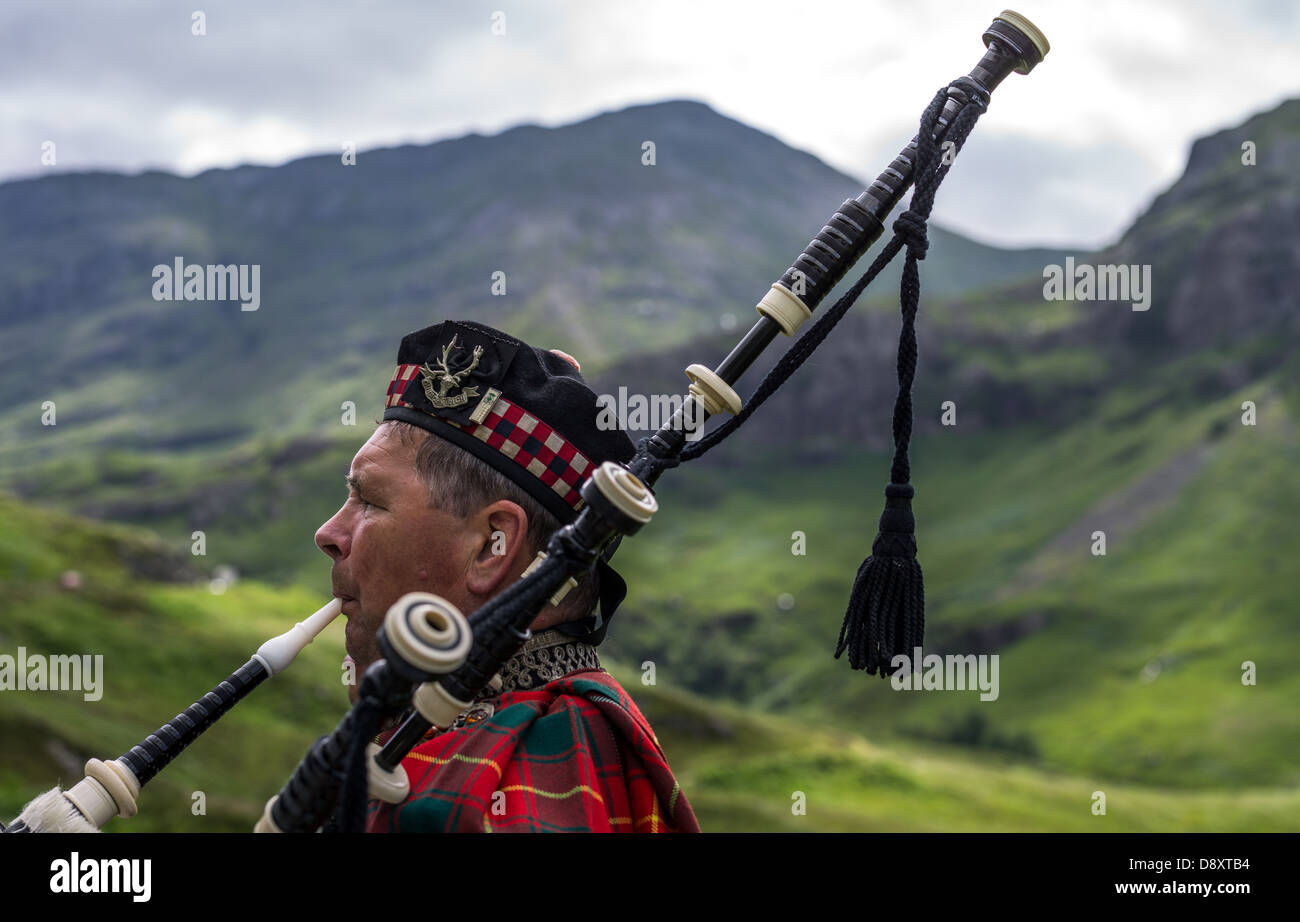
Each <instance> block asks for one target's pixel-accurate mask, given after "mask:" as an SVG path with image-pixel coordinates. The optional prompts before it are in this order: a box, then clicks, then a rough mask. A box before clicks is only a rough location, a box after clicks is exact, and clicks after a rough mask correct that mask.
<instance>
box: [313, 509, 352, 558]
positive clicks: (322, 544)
mask: <svg viewBox="0 0 1300 922" xmlns="http://www.w3.org/2000/svg"><path fill="white" fill-rule="evenodd" d="M342 515H343V510H342V509H340V510H339V511H338V512H336V513H334V516H333V518H331V519H330V520H329V521H328V522H326V523H325V524H324V525H322V526H321V527H320V528H318V529H316V546H317V547H318V548H320V549H321V550H322V551H324V552H325V553H326V554H327V555H328V556H329V558H330V559H331V560H338V559H340V558H342V557H346V556H348V551H349V550H350V549H351V545H352V538H351V536H350V535H349V534H348V531H347V529H346V528H344V527H343V526H342V523H341V522H340V519H341V518H342Z"/></svg>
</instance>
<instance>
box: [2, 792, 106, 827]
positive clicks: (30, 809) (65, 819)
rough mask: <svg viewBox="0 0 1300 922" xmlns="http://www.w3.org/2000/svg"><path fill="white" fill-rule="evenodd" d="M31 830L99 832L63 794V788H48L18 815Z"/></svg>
mask: <svg viewBox="0 0 1300 922" xmlns="http://www.w3.org/2000/svg"><path fill="white" fill-rule="evenodd" d="M18 819H20V820H22V821H23V822H24V823H25V824H26V825H27V827H28V828H29V829H30V830H31V831H32V832H99V829H98V828H96V826H95V825H94V824H93V823H91V822H89V821H88V820H87V819H86V818H85V817H84V816H82V815H81V811H80V810H78V809H77V808H76V807H74V806H73V805H72V801H70V800H68V799H67V798H66V797H64V796H63V789H62V788H59V787H53V788H50V789H49V790H48V791H46V792H45V793H44V794H41V795H39V796H38V797H35V798H33V799H32V801H31V802H30V803H29V804H27V806H25V807H23V812H22V813H20V814H19V815H18Z"/></svg>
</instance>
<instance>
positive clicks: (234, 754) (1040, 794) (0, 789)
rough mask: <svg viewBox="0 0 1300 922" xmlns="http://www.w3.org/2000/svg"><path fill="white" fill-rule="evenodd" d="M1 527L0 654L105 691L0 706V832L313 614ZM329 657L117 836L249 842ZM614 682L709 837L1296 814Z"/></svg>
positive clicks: (326, 681) (51, 532)
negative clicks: (70, 571)
mask: <svg viewBox="0 0 1300 922" xmlns="http://www.w3.org/2000/svg"><path fill="white" fill-rule="evenodd" d="M0 513H2V516H0V521H2V522H3V523H4V526H3V528H2V529H0V576H3V577H4V585H3V589H4V591H5V593H6V597H7V598H8V599H10V600H11V607H10V609H9V612H10V614H9V616H8V617H7V618H6V619H5V621H4V627H3V631H2V632H0V634H2V636H0V646H2V647H3V649H5V650H6V652H12V650H13V648H14V647H16V646H17V645H18V644H22V645H24V646H26V647H27V648H28V649H29V651H32V652H41V651H44V652H51V653H57V652H74V651H86V652H93V653H102V654H103V655H104V658H105V677H106V678H105V694H104V697H103V699H102V700H100V701H97V702H86V701H84V700H82V697H81V695H80V694H78V693H39V694H38V693H18V692H8V693H3V695H2V696H0V740H3V743H0V815H4V816H5V817H6V818H9V817H12V816H13V815H15V814H16V813H17V811H18V809H19V807H20V806H21V804H22V803H23V802H24V801H25V800H26V799H27V798H28V797H30V796H32V795H33V794H35V793H37V792H38V791H39V790H41V789H43V788H44V787H47V786H48V785H50V784H52V783H54V782H55V781H56V780H58V781H61V782H63V783H67V782H70V781H72V780H74V779H75V778H76V777H77V776H78V775H79V771H78V770H77V766H78V765H79V764H80V763H81V762H82V761H83V760H84V759H85V758H86V757H89V756H91V755H98V756H101V757H106V756H111V755H116V754H118V753H120V752H121V751H122V750H123V749H125V748H127V747H129V746H130V745H133V744H134V743H136V742H138V741H139V739H140V738H141V737H142V736H144V735H145V733H147V732H148V731H149V730H150V729H152V728H153V726H155V725H156V724H157V723H160V722H161V721H162V720H163V719H165V718H166V717H168V716H170V715H171V714H172V713H174V712H175V711H177V710H179V709H181V708H182V707H183V706H184V705H186V704H188V703H189V702H191V701H192V700H194V699H195V698H197V697H198V696H199V695H201V694H202V693H203V692H204V691H206V690H207V689H208V688H209V687H210V686H211V685H212V684H213V683H214V682H215V681H216V680H217V679H219V678H221V677H222V676H224V675H225V674H226V673H227V672H228V671H229V670H230V669H231V668H233V667H234V666H235V665H237V664H238V663H239V662H241V661H242V660H243V659H244V658H245V657H246V655H247V653H248V652H249V651H251V650H252V649H254V648H255V647H256V646H257V645H258V644H259V643H260V642H261V640H263V639H265V638H266V637H267V636H270V635H271V634H273V633H276V632H278V631H279V630H281V629H282V628H283V627H284V626H285V625H287V624H289V623H291V622H292V621H293V620H296V619H298V618H300V617H301V616H302V615H303V614H304V613H306V611H308V610H309V609H310V608H311V607H312V605H313V604H314V603H315V602H316V601H317V599H316V597H315V596H314V595H313V594H311V593H308V592H305V591H303V590H298V589H288V590H272V589H270V588H267V587H265V586H261V585H256V584H252V583H248V582H241V583H240V584H238V585H237V586H236V587H235V588H234V589H232V590H230V591H228V592H227V593H225V594H224V595H221V596H214V595H212V593H211V592H210V591H209V590H208V589H207V588H206V587H205V586H202V585H199V586H191V585H163V584H156V583H147V582H142V581H139V580H135V579H133V578H132V577H131V575H130V573H129V571H128V569H127V568H126V567H124V566H123V564H122V560H123V559H130V560H139V559H143V558H145V557H147V555H148V554H149V553H151V543H150V542H149V541H148V540H147V539H144V538H141V537H139V536H138V534H137V533H134V532H130V531H127V530H124V529H120V528H105V527H104V526H100V525H97V524H89V523H84V522H81V521H79V520H75V519H71V518H68V517H65V516H62V515H59V514H57V513H51V512H48V511H46V510H38V509H34V508H32V507H29V506H25V505H23V504H19V503H15V502H13V501H12V500H9V499H8V498H4V497H0ZM69 561H76V566H77V567H78V569H79V570H80V572H81V573H82V574H83V578H84V580H85V585H84V587H83V589H82V590H80V591H78V592H69V591H66V590H62V589H59V588H56V586H57V576H58V574H59V573H60V572H61V571H62V569H63V568H64V567H65V566H67V565H68V562H69ZM340 652H341V650H340V638H339V636H338V630H337V628H333V629H331V631H330V632H328V633H327V636H326V637H324V638H322V640H321V641H318V643H317V644H316V645H313V647H311V648H309V649H308V650H307V651H306V652H305V653H304V654H303V657H302V659H301V660H300V662H299V663H298V664H297V665H295V667H294V669H293V670H292V671H291V672H289V673H288V674H286V675H284V676H281V677H278V678H277V679H275V680H274V681H273V682H272V683H271V684H269V685H268V686H266V687H265V688H262V689H259V690H258V691H257V692H255V693H254V694H253V695H252V696H251V697H250V698H249V699H247V700H246V701H245V702H243V703H241V704H240V705H239V706H238V707H237V708H236V709H235V710H234V711H233V712H231V714H229V715H227V716H226V717H225V718H223V720H222V721H221V722H220V723H219V724H218V725H217V726H216V727H214V728H213V729H212V730H210V731H209V732H208V733H207V734H205V735H204V737H203V738H202V739H201V740H200V742H199V743H198V744H196V746H195V747H194V751H193V752H191V753H188V754H186V755H185V756H183V757H182V758H181V759H180V760H178V761H177V762H176V763H174V764H173V765H172V766H170V767H169V768H168V769H167V770H166V771H165V772H164V773H163V774H162V775H160V776H159V778H158V779H157V780H155V781H154V782H152V783H151V784H150V786H149V788H148V789H147V791H146V792H145V796H144V805H145V809H144V812H143V813H142V814H141V815H140V816H139V817H136V818H135V819H133V820H131V821H129V822H127V821H122V820H115V821H114V822H113V824H111V825H110V829H118V830H125V829H129V830H133V831H150V830H163V829H172V830H192V831H218V830H245V829H247V828H248V826H249V825H250V824H251V822H252V821H253V819H254V818H255V816H256V814H257V812H258V810H259V809H260V805H261V803H262V802H263V800H264V798H265V797H267V796H269V794H271V793H273V792H274V791H275V790H276V789H278V787H279V786H280V784H282V783H283V781H284V780H285V779H286V778H287V775H288V773H289V772H290V771H291V770H292V768H293V766H294V764H296V761H297V759H298V758H300V757H301V755H302V753H303V752H304V751H305V750H306V747H307V746H308V745H309V743H310V741H311V740H312V739H313V738H315V736H317V735H319V734H320V733H321V732H324V731H325V730H327V729H328V728H329V727H330V726H332V725H333V723H334V722H335V721H336V720H337V718H338V716H339V714H340V713H341V710H342V707H343V698H344V696H343V692H342V689H341V688H337V689H336V688H335V687H334V686H333V685H332V682H333V678H332V677H333V676H334V675H336V674H337V671H336V669H337V667H336V664H337V662H338V657H339V655H340ZM614 669H615V672H616V674H617V675H618V676H619V678H620V680H621V681H622V682H623V683H624V684H625V686H627V687H628V688H629V689H630V690H631V691H632V692H633V694H634V695H635V697H636V698H637V700H638V701H639V702H640V703H641V704H642V706H643V708H644V709H645V710H646V712H647V714H648V715H649V716H650V718H651V720H652V722H653V723H654V725H655V727H656V730H657V732H658V734H659V736H660V739H661V741H662V743H663V745H664V746H665V749H666V751H667V752H668V754H669V757H670V760H671V762H672V764H673V766H674V768H675V770H676V772H677V773H678V775H679V776H680V780H681V782H682V784H683V787H684V789H685V790H686V791H687V794H688V796H689V797H691V799H692V803H693V804H694V805H695V807H696V809H697V812H698V814H699V816H700V819H701V822H702V824H703V826H704V828H705V829H710V830H788V831H813V830H929V829H933V830H940V829H942V830H974V829H1002V830H1059V829H1078V830H1103V829H1105V830H1134V831H1136V830H1165V829H1218V830H1224V829H1240V830H1250V829H1293V828H1295V825H1296V817H1297V816H1298V815H1300V793H1297V792H1296V791H1294V790H1290V791H1288V790H1270V789H1261V790H1252V791H1234V792H1229V791H1222V792H1206V793H1201V792H1175V791H1166V790H1158V789H1149V788H1143V787H1141V786H1137V785H1133V784H1124V783H1118V782H1115V781H1113V780H1101V779H1100V778H1097V777H1086V776H1083V777H1080V776H1074V775H1066V774H1056V773H1049V772H1044V771H1041V770H1038V769H1035V768H1032V767H1027V766H1025V765H1022V764H1016V763H1015V762H1014V761H1013V760H1011V759H1010V758H1008V757H1005V756H1001V755H998V754H981V753H970V752H963V751H956V750H952V749H949V748H946V747H936V746H932V745H925V744H918V743H910V742H891V743H888V744H885V745H882V744H879V743H868V742H867V741H866V740H864V739H863V738H862V737H861V736H860V735H857V734H853V733H849V732H845V731H843V730H834V729H829V728H827V727H825V726H819V725H818V724H817V723H815V722H813V721H798V720H791V719H788V718H779V717H774V716H771V715H762V714H758V713H755V712H753V711H746V710H743V709H740V708H737V707H735V706H732V705H728V704H725V703H721V702H718V701H716V700H705V699H703V698H700V697H697V696H694V695H691V694H689V693H687V692H684V691H682V690H679V689H673V688H671V687H670V686H667V685H661V686H657V687H645V686H643V685H641V683H640V681H639V676H640V673H639V672H638V671H637V670H635V669H634V668H629V667H626V666H624V667H620V666H615V667H614ZM667 671H668V670H664V671H663V672H667ZM663 672H661V676H662V675H663ZM854 679H855V680H856V681H858V682H859V683H860V682H861V680H860V677H856V676H855V677H854ZM869 687H870V691H871V692H872V693H874V694H875V695H876V696H880V695H882V694H888V691H887V689H886V688H882V687H880V686H879V685H875V684H874V683H872V684H871V685H870V686H869ZM1004 694H1005V692H1004ZM196 790H202V791H204V792H205V793H206V795H207V798H208V812H207V815H206V816H203V817H195V816H193V815H192V814H191V812H190V804H191V794H192V792H193V791H196ZM1096 790H1104V791H1106V793H1107V797H1108V814H1107V816H1106V817H1105V818H1101V817H1094V816H1092V814H1091V812H1090V809H1089V806H1090V803H1091V800H1090V798H1091V796H1092V792H1093V791H1096ZM795 791H802V792H803V793H804V794H806V795H807V803H808V811H807V815H806V816H796V815H794V814H793V813H792V811H791V797H792V793H793V792H795Z"/></svg>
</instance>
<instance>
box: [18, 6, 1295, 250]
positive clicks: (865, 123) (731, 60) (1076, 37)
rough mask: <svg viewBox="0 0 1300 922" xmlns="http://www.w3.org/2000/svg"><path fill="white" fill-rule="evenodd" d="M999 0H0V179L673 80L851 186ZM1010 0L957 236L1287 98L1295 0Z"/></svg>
mask: <svg viewBox="0 0 1300 922" xmlns="http://www.w3.org/2000/svg"><path fill="white" fill-rule="evenodd" d="M1004 2H1009V0H990V2H989V3H978V2H974V0H911V2H909V3H906V4H902V3H897V2H893V0H891V2H877V0H846V2H829V0H826V2H822V0H797V2H796V0H777V2H769V0H750V2H709V0H652V2H651V0H640V2H630V0H619V2H615V0H554V2H550V0H392V2H381V0H374V2H348V3H322V2H319V0H317V2H311V3H308V2H298V0H277V2H266V0H193V2H192V3H191V4H179V3H175V2H162V0H148V2H146V0H116V2H112V3H105V2H102V0H83V2H59V0H44V2H38V0H5V2H4V4H3V6H0V123H2V124H3V126H4V130H3V132H0V181H7V180H11V179H15V178H25V177H31V176H38V175H48V173H49V172H50V171H52V170H84V169H92V168H93V169H111V170H118V171H124V172H136V171H139V170H141V169H146V168H160V169H166V170H171V171H174V172H178V173H180V174H182V175H192V174H194V173H196V172H200V171H202V170H204V169H207V168H210V167H228V166H234V165H237V164H241V163H256V164H266V165H275V164H280V163H284V162H285V161H287V160H291V159H293V158H295V157H299V156H303V155H306V154H312V153H321V152H334V151H339V150H340V149H341V145H342V144H343V143H344V142H349V141H350V142H353V143H355V144H356V145H357V147H358V149H359V150H362V151H364V150H365V149H366V148H369V147H380V146H388V145H393V144H399V143H409V142H415V143H427V142H429V141H434V140H439V139H442V138H448V137H455V136H458V135H461V134H464V133H466V132H469V131H478V132H482V133H487V134H490V133H495V132H497V131H500V130H503V129H505V128H508V127H510V126H512V125H516V124H519V123H521V122H533V123H539V124H543V125H561V124H565V123H567V122H571V121H576V120H580V119H582V118H586V117H589V116H591V115H593V114H596V113H598V112H602V111H607V110H610V109H618V108H622V107H624V106H627V105H630V104H634V103H642V102H652V101H657V100H663V99H679V98H690V99H698V100H702V101H704V102H706V103H708V104H709V105H711V106H712V107H713V108H715V109H716V110H717V111H719V112H721V113H723V114H725V115H728V116H730V117H733V118H736V119H739V120H741V121H743V122H746V123H748V124H750V125H753V126H755V127H757V128H759V129H762V130H764V131H767V132H769V133H771V134H774V135H776V136H777V137H779V138H781V139H782V140H784V141H785V142H787V143H789V144H791V145H793V146H795V147H799V148H802V149H804V150H807V151H810V152H812V153H813V154H815V155H817V156H818V157H820V158H822V159H823V160H825V161H826V162H828V163H830V164H831V165H833V166H835V167H837V168H839V169H841V170H843V171H844V172H846V173H849V174H850V175H853V176H857V177H860V178H862V179H863V180H866V181H869V180H870V178H871V177H873V176H874V175H875V174H876V172H878V171H879V170H880V169H881V168H882V167H884V166H885V165H886V164H887V163H888V162H889V160H890V159H891V158H892V157H893V155H894V153H896V152H897V150H898V148H899V147H901V146H902V145H903V144H904V143H906V141H907V139H908V138H909V137H910V136H911V134H912V133H913V132H914V131H915V126H916V119H917V117H918V116H919V114H920V112H921V110H922V109H923V108H924V106H925V103H926V102H927V101H928V100H929V98H930V96H931V95H932V94H933V92H934V91H935V90H936V89H937V88H938V87H940V86H942V85H944V84H945V83H947V82H948V81H949V80H951V79H952V78H954V77H957V76H959V75H960V74H964V73H966V72H967V71H968V70H969V69H970V67H971V66H972V65H973V64H974V63H975V62H976V61H977V60H978V59H979V56H980V53H981V51H982V48H983V45H982V43H981V41H980V33H981V32H982V31H983V29H984V27H985V26H986V25H987V24H988V23H989V21H990V20H991V19H992V17H993V16H994V15H996V14H997V13H998V12H999V11H1000V10H1001V9H1002V4H1003V3H1004ZM1014 8H1015V9H1017V10H1018V11H1019V12H1020V13H1022V14H1024V15H1025V16H1027V17H1028V18H1030V19H1031V20H1033V21H1034V22H1035V23H1036V24H1037V25H1038V26H1039V27H1040V28H1041V29H1042V30H1043V32H1044V33H1045V34H1046V35H1047V37H1048V39H1049V40H1050V41H1051V44H1052V51H1051V53H1050V54H1049V55H1048V57H1047V60H1046V61H1045V62H1044V63H1043V64H1041V65H1039V67H1038V68H1037V69H1036V70H1035V71H1034V72H1033V73H1032V74H1030V75H1028V76H1025V77H1022V76H1018V75H1013V76H1012V77H1010V78H1008V80H1007V81H1006V82H1005V83H1004V84H1003V85H1002V87H1001V88H1000V89H999V90H998V91H997V93H996V94H995V96H994V99H993V105H992V106H991V107H990V110H989V112H988V114H987V115H986V116H985V117H984V119H983V120H982V121H981V122H980V125H979V127H978V128H977V129H976V131H975V133H974V135H972V139H971V142H970V144H969V145H968V147H967V149H966V151H965V152H964V153H963V157H962V160H961V161H960V162H959V163H958V164H957V166H956V167H955V168H954V171H953V173H952V176H951V177H950V179H949V180H948V182H947V183H946V184H945V186H944V189H943V193H942V194H941V195H940V198H939V202H938V204H937V206H936V208H935V212H934V214H935V219H936V220H937V221H938V222H939V223H941V224H944V225H945V226H948V227H951V228H953V229H956V230H958V231H961V232H963V233H966V234H969V235H970V236H973V237H975V238H977V239H981V240H984V241H987V242H991V243H1001V244H1006V245H1023V244H1035V243H1041V244H1058V245H1077V246H1097V245H1102V244H1104V243H1107V242H1109V241H1111V240H1113V239H1115V238H1116V237H1117V236H1118V234H1119V233H1120V232H1121V231H1122V230H1123V229H1124V227H1125V226H1127V224H1128V223H1129V222H1130V221H1131V220H1132V219H1133V218H1134V217H1135V216H1136V215H1137V214H1138V213H1140V212H1141V211H1142V209H1143V208H1145V207H1146V205H1148V204H1149V203H1150V201H1151V199H1152V197H1154V196H1155V195H1156V194H1157V193H1159V192H1160V191H1161V190H1163V189H1164V188H1165V187H1167V186H1168V185H1169V184H1170V183H1171V182H1173V181H1174V180H1175V179H1176V178H1177V176H1178V175H1179V173H1180V172H1181V170H1182V168H1183V165H1184V163H1185V161H1186V157H1187V151H1188V148H1189V145H1190V144H1191V142H1192V141H1193V140H1194V139H1195V138H1196V137H1198V136H1200V135H1203V134H1206V133H1208V132H1212V131H1216V130H1219V129H1222V128H1227V127H1230V126H1233V125H1235V124H1237V123H1239V122H1241V121H1242V120H1244V119H1245V118H1246V117H1248V116H1249V115H1251V114H1253V113H1256V112H1259V111H1262V110H1265V109H1269V108H1272V107H1273V106H1275V105H1276V104H1277V103H1278V102H1280V101H1282V100H1284V99H1287V98H1290V97H1294V96H1300V63H1298V62H1300V2H1296V0H1235V2H1228V0H1016V5H1015V7H1014ZM195 10H201V11H202V12H203V14H204V16H205V20H206V22H205V24H206V33H207V34H206V35H194V34H193V27H192V22H193V20H192V16H193V13H194V11H195ZM499 14H504V16H501V15H499ZM494 23H495V24H496V29H495V30H494ZM502 23H503V24H504V34H497V33H499V32H500V31H501V24H502ZM45 141H54V142H55V144H56V153H57V163H56V164H55V165H54V166H42V164H41V146H42V143H43V142H45ZM962 166H965V167H966V169H965V170H963V169H962ZM828 204H829V205H830V206H833V205H835V204H838V203H828Z"/></svg>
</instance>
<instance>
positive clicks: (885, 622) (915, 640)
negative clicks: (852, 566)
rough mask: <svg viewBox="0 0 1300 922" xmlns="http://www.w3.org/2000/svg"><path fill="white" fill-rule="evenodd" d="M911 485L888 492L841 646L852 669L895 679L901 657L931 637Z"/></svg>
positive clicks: (847, 614)
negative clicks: (896, 663)
mask: <svg viewBox="0 0 1300 922" xmlns="http://www.w3.org/2000/svg"><path fill="white" fill-rule="evenodd" d="M914 495H915V491H914V490H913V489H912V485H911V484H910V483H901V484H900V483H891V484H890V485H889V486H887V487H885V511H884V512H883V513H881V516H880V532H879V534H877V535H876V540H875V541H874V542H872V544H871V556H870V557H868V558H867V559H866V560H864V561H863V562H862V566H860V567H859V568H858V576H857V579H855V580H854V581H853V592H852V593H851V594H850V596H849V607H848V611H846V612H845V614H844V626H843V627H841V628H840V639H839V643H838V644H836V647H835V657H836V658H837V659H838V658H839V656H840V654H841V653H843V652H844V651H845V650H848V651H849V665H850V666H851V667H852V668H854V669H865V670H866V671H867V673H868V674H869V675H875V674H876V673H879V674H880V675H881V677H882V678H883V677H884V676H887V675H892V674H893V673H894V672H895V671H897V668H896V667H894V666H892V665H891V664H890V661H891V660H892V659H893V658H894V656H895V655H897V654H905V655H907V656H909V657H910V656H911V655H912V650H913V649H914V648H915V647H919V646H921V640H922V638H923V637H924V635H925V584H924V582H923V580H922V576H921V563H920V561H918V560H917V559H916V534H915V531H916V521H915V519H914V518H913V517H912V497H913V496H914Z"/></svg>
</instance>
